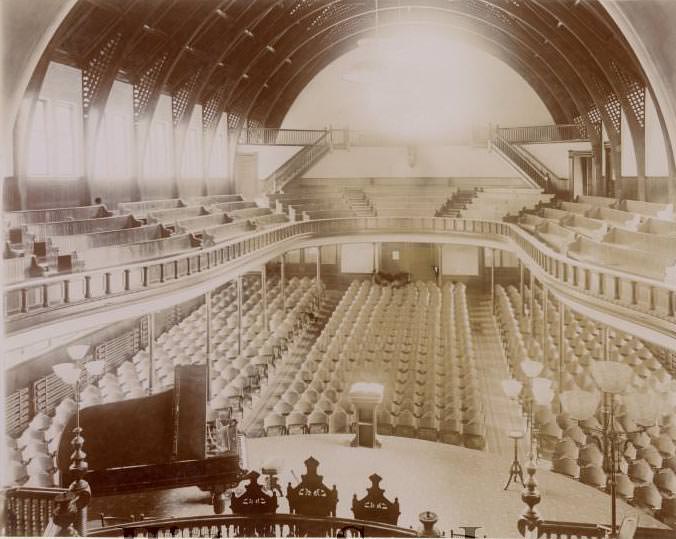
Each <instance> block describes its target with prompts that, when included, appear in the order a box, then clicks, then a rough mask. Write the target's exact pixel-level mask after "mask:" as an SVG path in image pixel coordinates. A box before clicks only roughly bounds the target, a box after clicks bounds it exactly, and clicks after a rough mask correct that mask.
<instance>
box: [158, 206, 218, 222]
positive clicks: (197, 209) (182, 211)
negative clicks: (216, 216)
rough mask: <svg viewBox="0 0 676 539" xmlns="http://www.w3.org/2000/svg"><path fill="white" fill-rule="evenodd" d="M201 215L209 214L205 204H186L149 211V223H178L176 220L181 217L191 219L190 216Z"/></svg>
mask: <svg viewBox="0 0 676 539" xmlns="http://www.w3.org/2000/svg"><path fill="white" fill-rule="evenodd" d="M201 215H209V212H208V211H207V210H206V209H205V208H204V206H185V207H181V208H173V209H170V210H156V211H152V212H149V213H148V214H147V219H148V222H149V223H162V224H165V225H166V224H173V223H176V221H180V220H181V219H189V218H190V217H199V216H201Z"/></svg>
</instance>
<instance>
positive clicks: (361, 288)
mask: <svg viewBox="0 0 676 539" xmlns="http://www.w3.org/2000/svg"><path fill="white" fill-rule="evenodd" d="M405 313H406V314H405ZM411 321H415V322H414V323H413V324H411ZM290 361H291V365H292V366H293V367H294V368H293V369H291V370H290V372H293V373H295V375H293V376H289V377H288V378H285V379H283V380H281V381H280V383H279V385H278V386H277V388H276V390H275V392H274V393H273V394H272V395H271V398H270V399H269V401H268V402H267V405H266V406H265V409H264V411H263V413H262V414H261V416H260V417H259V418H258V421H257V423H256V424H255V425H253V427H252V430H254V431H256V430H258V431H259V432H260V431H262V432H264V433H265V435H267V436H273V435H280V434H287V433H306V432H307V433H317V432H335V433H340V432H348V431H349V429H350V425H351V424H352V423H353V421H354V415H353V414H354V410H353V408H352V405H351V403H350V400H349V398H348V396H347V391H348V390H349V388H350V386H351V384H352V383H353V382H356V381H370V382H377V383H381V384H383V386H384V401H383V404H382V405H381V408H380V410H381V411H380V412H379V415H378V430H379V432H381V433H383V434H393V435H399V436H406V437H413V438H416V437H417V438H422V439H426V440H431V441H437V440H438V441H442V442H446V443H453V444H464V445H465V446H467V447H471V448H476V449H482V448H483V447H484V446H485V421H484V413H483V401H482V395H481V393H480V391H479V388H478V377H477V373H476V366H475V358H474V352H473V344H472V335H471V330H470V327H469V319H468V314H467V305H466V297H465V289H464V285H456V286H453V285H447V286H445V287H444V288H443V289H440V288H438V287H437V286H436V285H435V284H432V283H423V282H416V283H415V284H409V285H407V286H405V287H404V288H401V289H396V288H391V287H386V286H379V285H376V284H372V283H371V282H370V281H362V282H358V281H354V282H353V283H352V284H351V285H350V287H349V288H348V290H347V292H346V293H345V295H344V296H343V298H342V300H341V301H340V303H339V304H338V306H337V307H336V309H335V311H334V313H333V315H332V317H331V319H330V320H329V321H328V323H327V324H326V326H325V327H324V329H323V331H322V332H321V334H320V335H319V337H318V338H317V341H316V343H315V344H314V346H313V347H312V349H311V350H310V352H309V354H307V356H306V357H304V356H302V355H294V354H293V352H292V354H291V358H290Z"/></svg>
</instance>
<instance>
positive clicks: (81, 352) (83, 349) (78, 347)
mask: <svg viewBox="0 0 676 539" xmlns="http://www.w3.org/2000/svg"><path fill="white" fill-rule="evenodd" d="M66 352H68V357H69V358H70V359H72V360H73V361H82V359H84V357H85V356H86V355H87V352H89V345H88V344H74V345H73V346H69V347H68V348H66Z"/></svg>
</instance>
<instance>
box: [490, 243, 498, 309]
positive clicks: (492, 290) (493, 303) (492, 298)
mask: <svg viewBox="0 0 676 539" xmlns="http://www.w3.org/2000/svg"><path fill="white" fill-rule="evenodd" d="M496 252H497V249H491V312H492V313H493V314H495V253H496Z"/></svg>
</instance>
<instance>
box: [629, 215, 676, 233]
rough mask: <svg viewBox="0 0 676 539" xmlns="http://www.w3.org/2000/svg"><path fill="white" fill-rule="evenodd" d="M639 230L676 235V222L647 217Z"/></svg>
mask: <svg viewBox="0 0 676 539" xmlns="http://www.w3.org/2000/svg"><path fill="white" fill-rule="evenodd" d="M638 231H639V232H644V233H646V234H662V235H665V236H666V235H676V223H675V222H673V221H662V220H660V219H646V220H645V221H644V222H643V224H641V225H640V226H639V227H638Z"/></svg>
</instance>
